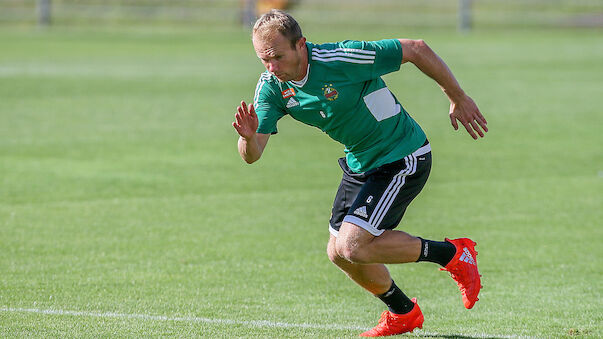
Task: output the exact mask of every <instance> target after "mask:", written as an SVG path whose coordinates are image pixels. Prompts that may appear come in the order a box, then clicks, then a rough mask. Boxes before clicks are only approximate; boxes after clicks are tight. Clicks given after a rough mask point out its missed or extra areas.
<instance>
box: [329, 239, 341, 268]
mask: <svg viewBox="0 0 603 339" xmlns="http://www.w3.org/2000/svg"><path fill="white" fill-rule="evenodd" d="M335 242H336V238H334V237H332V238H331V240H329V244H328V245H327V256H328V257H329V260H331V262H332V263H334V264H335V265H337V262H338V261H340V260H341V257H340V256H339V254H338V253H337V249H336V248H335Z"/></svg>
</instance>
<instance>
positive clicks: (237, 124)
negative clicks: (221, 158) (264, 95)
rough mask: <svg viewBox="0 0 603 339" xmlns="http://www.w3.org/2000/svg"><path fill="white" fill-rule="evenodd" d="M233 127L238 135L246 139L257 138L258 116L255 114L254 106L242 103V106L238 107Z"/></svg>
mask: <svg viewBox="0 0 603 339" xmlns="http://www.w3.org/2000/svg"><path fill="white" fill-rule="evenodd" d="M232 127H234V128H235V129H236V130H237V133H239V135H240V136H241V137H243V138H244V139H247V140H249V139H251V138H253V137H254V136H255V133H256V130H257V129H258V116H257V115H256V114H255V109H254V108H253V104H249V105H247V104H246V103H245V101H241V105H240V106H239V107H237V113H236V114H235V121H234V122H233V123H232Z"/></svg>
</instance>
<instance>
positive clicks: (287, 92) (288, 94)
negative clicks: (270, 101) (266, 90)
mask: <svg viewBox="0 0 603 339" xmlns="http://www.w3.org/2000/svg"><path fill="white" fill-rule="evenodd" d="M281 93H282V94H283V99H287V98H290V97H292V96H294V95H295V90H294V89H293V88H287V89H286V90H284V91H282V92H281Z"/></svg>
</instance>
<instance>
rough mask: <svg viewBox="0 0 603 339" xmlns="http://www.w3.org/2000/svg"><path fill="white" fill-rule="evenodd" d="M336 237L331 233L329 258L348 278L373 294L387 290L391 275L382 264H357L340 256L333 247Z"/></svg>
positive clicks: (328, 249)
mask: <svg viewBox="0 0 603 339" xmlns="http://www.w3.org/2000/svg"><path fill="white" fill-rule="evenodd" d="M336 239H337V238H335V237H334V236H333V235H331V238H330V239H329V244H328V245H327V254H328V256H329V260H331V262H333V263H334V264H335V265H336V266H337V267H339V268H340V269H341V270H342V271H343V272H344V273H345V274H346V275H347V276H348V277H349V278H350V279H352V280H353V281H354V282H356V283H357V284H358V285H360V286H361V287H362V288H364V289H365V290H367V291H369V292H370V293H372V294H374V295H379V294H383V293H385V292H387V290H388V289H389V288H390V286H391V284H392V277H391V276H390V274H389V271H388V269H387V267H385V265H383V264H369V265H363V264H357V263H352V262H350V261H348V260H346V259H344V258H342V257H341V256H340V255H339V254H338V253H337V250H336V248H335V244H336Z"/></svg>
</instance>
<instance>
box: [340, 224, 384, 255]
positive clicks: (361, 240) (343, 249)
mask: <svg viewBox="0 0 603 339" xmlns="http://www.w3.org/2000/svg"><path fill="white" fill-rule="evenodd" d="M373 239H374V236H372V235H371V234H370V233H368V232H367V231H366V230H364V229H363V228H361V227H359V226H356V225H354V224H349V223H344V225H342V227H341V228H340V231H339V236H338V237H337V239H336V242H335V250H336V252H337V254H338V255H339V256H340V257H341V258H344V259H345V260H347V261H349V262H352V263H355V264H367V263H369V260H368V259H369V258H368V255H369V254H370V253H369V248H368V247H369V246H368V245H369V244H370V242H371V241H372V240H373Z"/></svg>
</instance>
